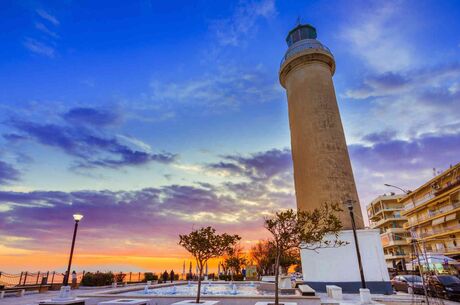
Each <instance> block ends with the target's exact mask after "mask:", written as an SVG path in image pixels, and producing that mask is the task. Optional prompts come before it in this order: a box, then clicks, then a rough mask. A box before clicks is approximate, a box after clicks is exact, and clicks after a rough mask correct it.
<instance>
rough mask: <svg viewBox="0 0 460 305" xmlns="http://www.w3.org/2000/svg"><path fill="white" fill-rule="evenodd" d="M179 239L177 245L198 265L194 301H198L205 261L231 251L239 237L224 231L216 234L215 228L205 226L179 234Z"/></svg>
mask: <svg viewBox="0 0 460 305" xmlns="http://www.w3.org/2000/svg"><path fill="white" fill-rule="evenodd" d="M179 239H180V240H179V245H181V246H182V247H184V248H185V249H186V250H187V251H188V252H190V254H192V256H193V257H194V258H195V260H196V264H197V266H198V270H199V275H198V291H197V294H196V303H199V302H200V295H201V276H202V275H203V268H204V266H205V265H206V262H207V261H208V260H209V259H211V258H215V257H220V256H223V255H224V254H226V253H228V252H230V251H232V249H233V247H234V246H235V245H236V243H237V242H238V241H239V240H240V239H241V237H240V236H238V235H229V234H226V233H223V234H221V235H219V234H216V229H214V228H212V227H206V228H201V229H198V230H195V231H192V232H190V233H189V234H188V235H179Z"/></svg>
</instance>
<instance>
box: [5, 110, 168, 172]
mask: <svg viewBox="0 0 460 305" xmlns="http://www.w3.org/2000/svg"><path fill="white" fill-rule="evenodd" d="M80 114H81V113H79V115H72V116H71V118H72V119H71V121H76V122H77V123H83V124H86V123H88V124H90V125H94V124H102V125H104V124H107V122H108V121H107V120H105V119H106V117H105V116H102V117H103V118H104V119H99V116H98V115H94V113H92V115H90V116H83V117H81V116H80ZM10 125H11V126H12V127H13V128H15V129H16V130H17V131H18V132H20V135H19V136H15V139H20V138H22V139H28V140H34V141H36V142H38V143H40V144H43V145H46V146H50V147H55V148H58V149H60V150H62V151H63V152H65V153H67V154H68V155H70V156H73V157H76V158H77V162H76V165H75V166H74V168H75V169H89V168H96V167H106V168H113V169H117V168H120V167H124V166H138V165H143V164H147V163H150V162H158V163H165V164H166V163H171V162H174V160H175V159H176V157H177V156H176V155H174V154H171V153H167V152H161V153H151V152H148V151H147V152H146V151H141V150H137V149H136V148H132V147H130V146H128V145H125V144H122V143H120V142H119V140H117V138H115V137H110V136H106V135H103V134H102V130H101V129H100V128H99V129H98V131H99V132H96V130H95V129H93V128H86V127H85V126H81V125H78V124H77V125H58V124H40V123H35V122H29V121H22V120H14V119H12V120H11V121H10ZM131 142H132V141H131Z"/></svg>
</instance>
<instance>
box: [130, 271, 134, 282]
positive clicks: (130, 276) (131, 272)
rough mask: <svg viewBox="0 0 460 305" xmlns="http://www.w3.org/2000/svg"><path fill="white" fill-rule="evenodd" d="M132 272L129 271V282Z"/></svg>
mask: <svg viewBox="0 0 460 305" xmlns="http://www.w3.org/2000/svg"><path fill="white" fill-rule="evenodd" d="M132 274H133V273H132V272H129V282H130V283H131V275H132Z"/></svg>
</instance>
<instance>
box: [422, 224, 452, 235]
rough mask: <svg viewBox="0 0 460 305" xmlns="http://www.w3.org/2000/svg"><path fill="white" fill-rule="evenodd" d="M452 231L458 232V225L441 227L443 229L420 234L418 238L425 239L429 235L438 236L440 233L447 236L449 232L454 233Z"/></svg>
mask: <svg viewBox="0 0 460 305" xmlns="http://www.w3.org/2000/svg"><path fill="white" fill-rule="evenodd" d="M454 230H460V224H456V225H453V226H448V227H443V228H436V229H433V230H432V231H430V232H424V233H421V234H420V237H421V238H425V237H429V236H431V235H435V234H440V233H446V234H449V232H450V231H454Z"/></svg>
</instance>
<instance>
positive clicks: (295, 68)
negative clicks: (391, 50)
mask: <svg viewBox="0 0 460 305" xmlns="http://www.w3.org/2000/svg"><path fill="white" fill-rule="evenodd" d="M286 42H287V45H288V49H287V51H286V54H285V55H284V57H283V59H282V61H281V67H280V70H279V80H280V83H281V85H282V86H283V87H284V88H285V89H286V94H287V103H288V110H289V127H290V130H291V150H292V160H293V165H294V185H295V193H296V201H297V208H298V209H299V210H305V211H311V210H314V209H315V208H319V207H320V206H321V205H322V204H324V203H335V204H339V205H341V206H342V205H343V203H345V202H347V203H348V204H349V205H350V204H351V206H350V208H352V209H351V210H354V215H355V224H356V226H355V228H356V229H357V230H356V233H357V234H356V236H357V237H356V240H359V246H360V248H361V249H362V251H361V255H357V254H356V252H355V245H356V243H355V238H354V233H353V231H352V230H351V229H352V221H351V217H350V214H349V211H348V208H344V209H343V211H342V212H341V213H340V214H339V215H338V216H339V218H340V220H341V222H342V225H343V230H342V231H341V232H340V234H339V236H338V237H339V239H340V240H342V241H345V242H347V244H346V245H345V246H342V247H338V248H324V249H318V250H317V251H310V250H306V249H302V250H301V260H302V272H303V280H304V281H305V282H306V283H307V284H308V285H310V286H311V287H312V288H314V289H315V290H317V291H325V289H326V285H337V286H340V287H342V289H343V291H344V292H355V293H356V292H357V291H358V290H359V289H360V287H362V288H366V287H367V288H369V289H370V291H372V292H374V293H392V288H391V285H390V278H389V275H388V270H387V267H386V263H385V259H384V254H383V248H382V244H381V241H380V232H379V230H375V229H364V222H363V217H362V212H361V207H360V204H359V199H358V193H357V191H356V185H355V180H354V177H353V170H352V167H351V162H350V157H349V154H348V148H347V143H346V141H345V134H344V130H343V126H342V120H341V118H340V112H339V107H338V105H337V98H336V95H335V90H334V83H333V81H332V77H333V75H334V72H335V69H336V65H335V59H334V56H333V55H332V52H331V51H330V50H329V49H328V48H327V47H326V46H325V45H323V44H322V43H321V42H320V41H319V40H317V33H316V29H315V28H314V27H313V26H311V25H309V24H299V25H297V26H296V27H295V28H294V29H292V30H291V31H290V32H289V33H288V35H287V38H286ZM332 239H333V238H332ZM357 252H358V251H357ZM358 257H359V258H360V259H362V264H360V263H359V259H358ZM361 267H362V268H361ZM361 270H363V271H361ZM364 278H365V280H364ZM363 283H366V285H363ZM363 286H364V287H363ZM367 288H366V289H361V290H360V292H362V293H363V294H366V295H367V294H368V293H369V289H367Z"/></svg>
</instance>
